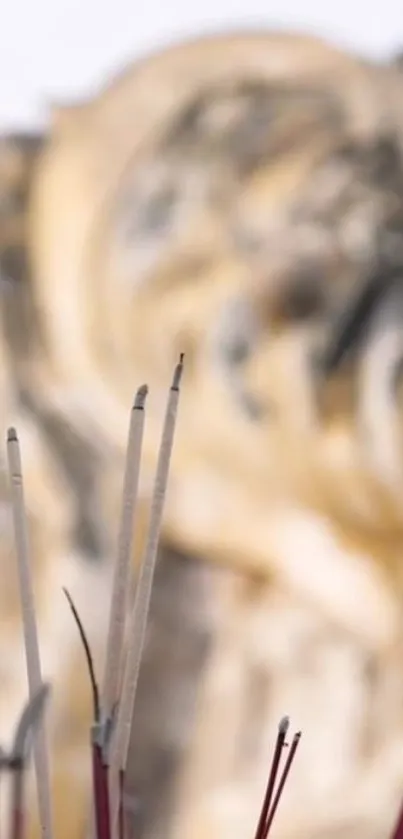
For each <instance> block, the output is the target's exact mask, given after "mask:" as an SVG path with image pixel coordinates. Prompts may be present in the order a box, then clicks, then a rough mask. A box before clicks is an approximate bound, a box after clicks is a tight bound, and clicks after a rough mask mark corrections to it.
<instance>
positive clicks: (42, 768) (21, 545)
mask: <svg viewBox="0 0 403 839" xmlns="http://www.w3.org/2000/svg"><path fill="white" fill-rule="evenodd" d="M7 454H8V468H9V476H10V492H11V503H12V511H13V522H14V538H15V546H16V554H17V566H18V575H19V585H20V596H21V607H22V619H23V627H24V638H25V654H26V662H27V673H28V686H29V694H30V696H31V698H33V697H34V696H35V694H36V693H37V692H38V690H39V689H40V688H41V687H42V685H43V680H42V674H41V663H40V657H39V645H38V633H37V625H36V615H35V602H34V594H33V586H32V578H31V568H30V561H29V547H28V528H27V521H26V514H25V503H24V486H23V477H22V467H21V454H20V447H19V443H18V437H17V432H16V430H15V428H9V429H8V434H7ZM34 763H35V774H36V786H37V795H38V808H39V818H40V823H41V832H42V837H43V839H52V834H53V830H52V805H51V794H50V772H49V754H48V745H47V740H46V729H45V723H44V721H43V720H42V721H41V724H40V726H38V732H37V736H36V737H35V743H34Z"/></svg>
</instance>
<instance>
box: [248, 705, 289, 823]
mask: <svg viewBox="0 0 403 839" xmlns="http://www.w3.org/2000/svg"><path fill="white" fill-rule="evenodd" d="M288 725H289V720H288V717H284V718H283V719H282V720H281V722H280V724H279V727H278V734H277V740H276V745H275V748H274V755H273V760H272V764H271V769H270V774H269V780H268V782H267V788H266V795H265V798H264V802H263V807H262V812H261V813H260V819H259V822H258V826H257V829H256V833H255V839H264V836H265V829H266V822H267V814H268V812H269V808H270V804H271V799H272V796H273V790H274V785H275V783H276V777H277V773H278V768H279V765H280V758H281V753H282V751H283V748H284V743H285V738H286V734H287V729H288Z"/></svg>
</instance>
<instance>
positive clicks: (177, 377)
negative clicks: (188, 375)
mask: <svg viewBox="0 0 403 839" xmlns="http://www.w3.org/2000/svg"><path fill="white" fill-rule="evenodd" d="M184 358H185V353H183V352H181V354H180V356H179V362H178V364H177V365H176V367H175V372H174V375H173V379H172V385H171V390H179V385H180V382H181V378H182V373H183V362H184Z"/></svg>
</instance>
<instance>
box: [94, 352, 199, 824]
mask: <svg viewBox="0 0 403 839" xmlns="http://www.w3.org/2000/svg"><path fill="white" fill-rule="evenodd" d="M182 370H183V355H181V357H180V361H179V364H177V366H176V368H175V372H174V376H173V380H172V385H171V388H170V392H169V397H168V404H167V408H166V413H165V420H164V427H163V431H162V437H161V443H160V449H159V453H158V462H157V468H156V473H155V480H154V490H153V496H152V500H151V512H150V522H149V527H148V533H147V542H146V546H145V551H144V556H143V561H142V564H141V568H140V572H139V577H138V580H137V586H136V593H135V599H134V605H133V610H132V613H131V616H130V624H129V633H128V644H129V648H128V652H127V659H126V665H125V671H124V676H123V685H122V691H121V698H120V702H119V709H118V715H117V722H116V731H115V736H114V738H113V743H112V754H111V772H110V780H111V793H112V795H111V799H112V800H111V804H112V826H113V831H114V829H115V825H116V820H117V814H118V794H117V789H116V785H117V779H118V777H119V772H120V771H121V770H124V769H125V768H126V762H127V754H128V750H129V743H130V731H131V725H132V717H133V710H134V701H135V697H136V689H137V682H138V677H139V671H140V664H141V658H142V653H143V646H144V639H145V632H146V624H147V618H148V611H149V606H150V598H151V589H152V583H153V577H154V569H155V562H156V557H157V550H158V543H159V537H160V530H161V523H162V514H163V507H164V500H165V493H166V487H167V483H168V475H169V465H170V460H171V452H172V446H173V440H174V433H175V424H176V415H177V408H178V401H179V385H180V380H181V376H182Z"/></svg>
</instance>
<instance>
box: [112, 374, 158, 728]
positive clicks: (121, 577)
mask: <svg viewBox="0 0 403 839" xmlns="http://www.w3.org/2000/svg"><path fill="white" fill-rule="evenodd" d="M147 393H148V388H147V385H142V386H141V387H140V388H139V389H138V391H137V393H136V396H135V400H134V403H133V407H132V411H131V415H130V426H129V436H128V444H127V453H126V466H125V475H124V483H123V496H122V513H121V520H120V529H119V537H118V552H117V560H116V566H115V573H114V579H113V589H112V599H111V607H110V617H109V627H108V636H107V646H106V658H105V673H104V682H103V689H102V712H103V714H104V717H105V718H107V717H109V716H110V715H111V714H112V711H113V708H114V706H115V704H116V702H117V700H118V691H119V682H120V677H121V671H122V653H123V641H124V631H125V621H126V612H127V603H128V583H129V572H130V560H131V555H132V549H133V521H134V518H135V512H136V503H137V491H138V483H139V475H140V461H141V448H142V443H143V432H144V413H145V412H144V405H145V401H146V397H147Z"/></svg>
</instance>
